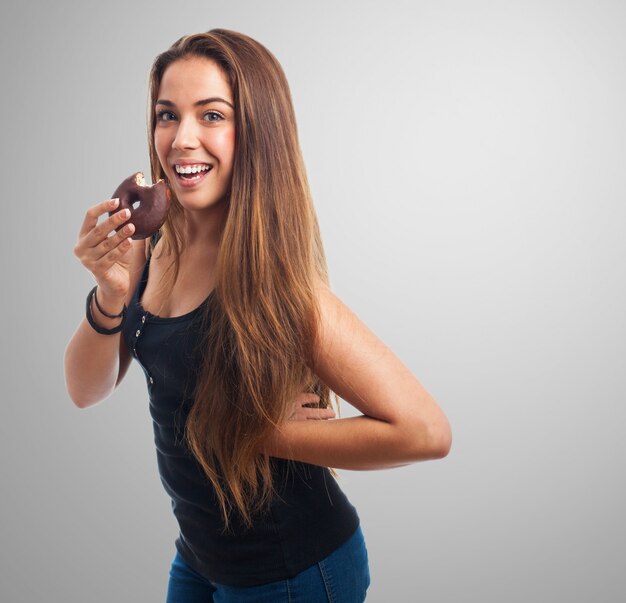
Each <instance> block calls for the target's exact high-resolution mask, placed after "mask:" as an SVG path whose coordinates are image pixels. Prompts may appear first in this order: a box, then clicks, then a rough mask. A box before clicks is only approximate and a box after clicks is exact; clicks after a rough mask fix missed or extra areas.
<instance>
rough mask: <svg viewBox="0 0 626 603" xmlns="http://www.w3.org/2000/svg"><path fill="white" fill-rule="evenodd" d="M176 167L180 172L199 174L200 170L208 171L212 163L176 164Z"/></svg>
mask: <svg viewBox="0 0 626 603" xmlns="http://www.w3.org/2000/svg"><path fill="white" fill-rule="evenodd" d="M174 169H175V170H176V172H177V173H178V174H197V173H198V172H208V171H209V170H210V169H211V166H210V165H207V164H197V165H185V166H182V165H175V166H174Z"/></svg>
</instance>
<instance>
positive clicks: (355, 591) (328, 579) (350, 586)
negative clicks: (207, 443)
mask: <svg viewBox="0 0 626 603" xmlns="http://www.w3.org/2000/svg"><path fill="white" fill-rule="evenodd" d="M369 584H370V574H369V566H368V559H367V549H366V547H365V538H364V537H363V532H362V531H361V527H360V526H359V527H358V528H357V530H356V532H355V533H354V534H353V535H352V536H351V537H350V538H349V539H348V540H347V541H346V542H345V543H344V544H342V545H341V546H340V547H339V548H338V549H337V550H335V551H334V552H332V553H331V554H330V555H329V556H328V557H326V558H325V559H322V560H321V561H320V562H318V563H316V564H315V565H312V566H311V567H309V568H307V569H305V570H304V571H302V572H300V573H299V574H297V575H296V576H294V577H293V578H288V579H286V580H277V581H276V582H269V583H268V584H261V585H259V586H245V587H242V586H227V585H224V584H217V583H215V582H211V581H210V580H207V579H206V578H204V577H203V576H201V575H200V574H198V573H197V572H196V571H194V570H193V569H191V568H190V567H189V566H188V565H187V564H186V563H185V562H184V561H183V559H182V557H181V556H180V554H178V553H176V557H174V560H173V561H172V567H171V569H170V580H169V584H168V588H167V602H166V603H363V601H365V593H366V591H367V588H368V586H369Z"/></svg>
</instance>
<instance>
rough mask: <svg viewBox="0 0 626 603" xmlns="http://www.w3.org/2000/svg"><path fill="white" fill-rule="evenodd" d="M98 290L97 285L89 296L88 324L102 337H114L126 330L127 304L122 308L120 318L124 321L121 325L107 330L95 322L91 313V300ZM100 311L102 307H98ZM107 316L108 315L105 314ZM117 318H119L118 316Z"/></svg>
mask: <svg viewBox="0 0 626 603" xmlns="http://www.w3.org/2000/svg"><path fill="white" fill-rule="evenodd" d="M97 288H98V285H96V286H95V287H94V288H93V289H92V290H91V291H90V292H89V294H88V295H87V309H86V315H87V322H88V323H89V324H90V325H91V326H92V328H93V330H94V331H97V332H98V333H100V334H101V335H113V334H115V333H119V332H120V331H121V330H122V329H123V328H124V323H125V322H126V304H124V307H123V308H122V312H121V313H120V314H121V316H120V318H121V319H122V322H121V323H120V324H119V325H117V326H116V327H113V328H112V329H105V328H104V327H101V326H100V325H99V324H98V323H97V322H96V321H95V320H94V318H93V315H92V313H91V298H92V297H94V296H95V294H96V289H97ZM96 305H97V302H96ZM99 309H100V307H99V306H98V310H99ZM105 316H107V315H106V314H105ZM115 318H118V317H117V316H116V317H115Z"/></svg>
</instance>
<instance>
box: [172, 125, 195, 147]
mask: <svg viewBox="0 0 626 603" xmlns="http://www.w3.org/2000/svg"><path fill="white" fill-rule="evenodd" d="M197 146H198V136H197V132H196V127H195V124H194V123H193V121H192V120H191V119H181V120H180V122H179V124H178V128H177V129H176V136H175V137H174V140H173V141H172V148H173V149H176V150H179V151H180V150H183V149H195V148H197Z"/></svg>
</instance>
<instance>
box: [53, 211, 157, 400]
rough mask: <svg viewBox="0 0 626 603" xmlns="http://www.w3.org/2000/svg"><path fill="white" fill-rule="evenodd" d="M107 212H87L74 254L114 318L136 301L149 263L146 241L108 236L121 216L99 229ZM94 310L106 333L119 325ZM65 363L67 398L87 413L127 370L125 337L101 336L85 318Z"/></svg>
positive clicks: (68, 348)
mask: <svg viewBox="0 0 626 603" xmlns="http://www.w3.org/2000/svg"><path fill="white" fill-rule="evenodd" d="M104 210H106V205H105V204H104V203H102V204H98V205H96V206H94V207H93V208H91V209H90V210H89V211H88V212H87V216H86V217H85V222H84V223H83V227H82V229H81V232H80V235H79V242H78V243H77V245H76V247H75V248H74V253H75V255H76V256H77V257H78V258H79V259H80V261H81V263H83V265H85V267H86V268H88V269H89V270H90V271H92V272H93V274H94V276H96V279H97V281H98V290H97V295H98V302H99V304H100V306H101V307H102V308H103V309H104V310H105V311H106V312H108V313H109V314H116V313H118V312H119V311H120V310H121V309H122V307H123V305H124V304H126V305H128V304H129V303H130V301H131V299H132V296H133V292H134V290H135V287H136V285H137V282H138V280H139V278H140V276H141V270H142V268H143V265H144V262H145V259H146V246H147V240H146V241H131V239H130V238H128V237H129V236H130V235H131V234H132V230H131V232H126V233H124V232H122V231H119V232H118V233H117V234H115V235H113V236H111V237H107V235H108V233H109V232H111V231H112V230H113V229H114V228H115V227H117V226H118V225H119V224H121V223H123V222H124V221H125V220H124V219H123V217H122V216H120V215H119V214H121V212H119V213H118V214H115V215H114V216H112V217H111V218H109V219H107V220H105V221H104V222H102V224H101V225H99V226H96V222H97V219H98V216H99V215H101V214H102V213H103V211H104ZM101 282H102V283H105V285H104V286H101V284H100V283H101ZM91 309H92V315H93V317H94V320H95V321H96V322H97V324H99V325H100V326H102V327H104V328H112V327H115V326H117V325H118V324H119V323H120V319H111V318H107V317H106V316H104V315H103V314H101V313H100V312H99V311H98V309H97V307H96V305H95V304H94V303H93V301H92V306H91ZM63 363H64V371H65V384H66V387H67V391H68V394H69V396H70V398H71V399H72V401H73V402H74V404H76V406H78V407H79V408H85V407H88V406H92V405H93V404H97V403H98V402H100V401H102V400H104V399H106V398H107V397H108V396H110V395H111V393H112V392H113V390H114V389H115V387H116V386H117V385H118V384H119V383H120V381H121V380H122V378H123V377H124V375H125V374H126V371H127V370H128V366H129V364H130V355H129V354H128V351H127V350H126V344H125V343H124V340H123V338H122V336H121V333H116V334H113V335H102V334H100V333H97V332H96V331H94V329H92V327H91V326H90V325H89V323H88V322H87V319H86V318H83V319H82V320H81V322H80V324H79V325H78V328H77V329H76V331H75V332H74V334H73V336H72V338H71V339H70V341H69V343H68V345H67V347H66V349H65V355H64V360H63Z"/></svg>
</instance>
